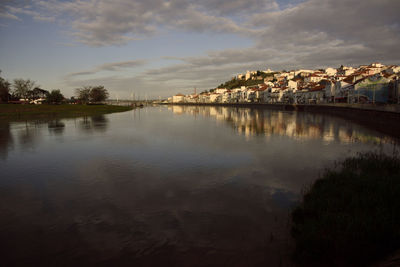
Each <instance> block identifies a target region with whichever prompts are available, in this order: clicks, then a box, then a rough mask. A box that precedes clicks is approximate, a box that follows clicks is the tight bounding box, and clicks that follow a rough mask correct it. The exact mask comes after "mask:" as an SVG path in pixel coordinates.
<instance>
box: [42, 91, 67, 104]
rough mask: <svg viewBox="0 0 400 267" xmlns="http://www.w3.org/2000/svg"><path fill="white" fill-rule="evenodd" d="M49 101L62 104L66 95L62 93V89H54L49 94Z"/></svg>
mask: <svg viewBox="0 0 400 267" xmlns="http://www.w3.org/2000/svg"><path fill="white" fill-rule="evenodd" d="M46 100H47V103H50V104H60V103H62V101H63V100H64V96H63V95H62V94H61V92H60V90H52V91H51V92H50V93H49V94H48V95H47V98H46Z"/></svg>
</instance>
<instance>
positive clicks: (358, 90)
mask: <svg viewBox="0 0 400 267" xmlns="http://www.w3.org/2000/svg"><path fill="white" fill-rule="evenodd" d="M300 84H301V85H300ZM399 88H400V86H399V77H398V75H396V74H392V75H386V76H385V75H381V74H380V73H378V74H373V75H369V76H365V77H363V76H360V77H354V78H353V76H349V77H346V78H345V77H343V78H338V77H335V78H328V79H322V80H319V81H318V82H312V81H307V82H306V83H305V82H304V80H298V81H295V80H288V81H286V82H285V83H281V84H279V83H272V82H267V83H266V84H260V85H258V86H252V87H245V86H242V87H241V88H235V89H231V90H228V89H225V88H217V89H215V90H214V91H213V92H210V93H201V94H189V95H183V94H177V95H175V96H173V97H170V98H169V99H168V102H171V103H285V104H319V103H334V102H347V103H378V102H379V103H399V102H400V92H399Z"/></svg>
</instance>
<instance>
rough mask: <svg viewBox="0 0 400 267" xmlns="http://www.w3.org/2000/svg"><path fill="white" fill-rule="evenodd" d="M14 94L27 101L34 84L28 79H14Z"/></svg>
mask: <svg viewBox="0 0 400 267" xmlns="http://www.w3.org/2000/svg"><path fill="white" fill-rule="evenodd" d="M13 87H14V94H15V95H16V96H18V97H20V98H23V99H28V98H29V96H30V92H31V90H32V89H33V88H34V87H35V82H34V81H32V80H30V79H26V80H24V79H15V80H14V83H13Z"/></svg>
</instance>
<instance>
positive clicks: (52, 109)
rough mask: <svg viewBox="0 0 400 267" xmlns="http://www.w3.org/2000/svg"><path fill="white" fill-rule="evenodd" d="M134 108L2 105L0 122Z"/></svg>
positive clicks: (55, 117)
mask: <svg viewBox="0 0 400 267" xmlns="http://www.w3.org/2000/svg"><path fill="white" fill-rule="evenodd" d="M132 109H133V107H132V106H116V105H69V104H63V105H47V104H42V105H15V104H0V121H20V120H31V119H57V118H60V119H62V118H74V117H82V116H96V115H104V114H110V113H117V112H125V111H129V110H132Z"/></svg>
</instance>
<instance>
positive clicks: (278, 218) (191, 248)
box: [0, 106, 388, 266]
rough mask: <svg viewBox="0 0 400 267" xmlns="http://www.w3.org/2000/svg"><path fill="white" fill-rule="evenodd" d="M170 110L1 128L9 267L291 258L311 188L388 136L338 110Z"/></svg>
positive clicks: (0, 211) (1, 198) (2, 232)
mask: <svg viewBox="0 0 400 267" xmlns="http://www.w3.org/2000/svg"><path fill="white" fill-rule="evenodd" d="M171 109H172V110H171V112H168V110H167V108H166V107H156V108H146V109H144V110H142V111H139V110H137V111H132V112H127V113H119V114H111V115H106V116H95V117H84V118H76V119H69V120H54V121H48V122H26V123H25V122H23V123H6V124H4V126H2V127H1V128H0V140H1V141H0V149H3V150H2V151H5V153H6V155H7V153H8V155H7V156H6V158H5V160H2V161H0V173H1V174H2V175H1V176H0V240H2V242H0V257H1V259H2V264H3V265H6V266H7V265H35V264H36V265H38V266H45V265H48V266H55V265H70V266H73V265H89V266H91V265H115V266H123V265H126V266H160V265H161V266H163V265H164V266H279V265H281V266H287V265H288V264H289V263H290V262H289V257H287V254H288V253H289V249H288V247H289V248H290V242H289V241H290V239H289V238H288V229H287V228H286V226H287V218H288V217H287V214H288V209H289V208H290V206H291V205H292V204H293V203H294V202H295V201H296V200H297V199H298V197H299V193H300V191H301V189H302V188H304V185H308V184H309V183H310V182H311V181H313V180H314V179H315V178H316V177H317V175H318V173H319V172H320V170H321V169H323V168H324V167H326V166H327V164H330V163H333V162H334V161H335V160H338V159H340V158H341V157H344V156H346V155H349V154H351V153H355V152H357V151H362V150H370V149H372V148H373V147H374V145H373V143H374V142H375V140H378V141H379V142H380V141H383V142H384V141H385V140H388V139H386V137H385V136H383V135H380V134H378V133H375V134H374V132H371V131H369V130H366V129H364V128H362V127H359V126H355V125H353V124H351V123H348V122H347V121H345V120H340V119H336V118H334V117H330V116H323V115H315V114H305V113H303V114H300V113H298V114H297V113H290V112H279V111H263V110H251V109H229V108H213V107H183V106H179V107H172V108H171ZM166 111H167V112H166ZM139 112H141V113H139ZM139 114H140V116H139ZM175 115H178V116H175ZM216 122H217V123H216ZM105 132H106V134H103V133H105ZM359 136H368V138H370V139H371V140H372V141H370V139H368V138H366V139H362V138H359ZM60 137H62V138H60ZM378 141H376V142H378ZM338 144H339V145H338ZM11 147H13V149H12V150H11V149H10V148H11ZM31 148H34V149H32V151H33V153H31V152H32V151H30V150H31ZM27 150H29V151H27ZM0 151H1V150H0ZM349 151H350V152H349ZM3 153H4V152H3Z"/></svg>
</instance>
